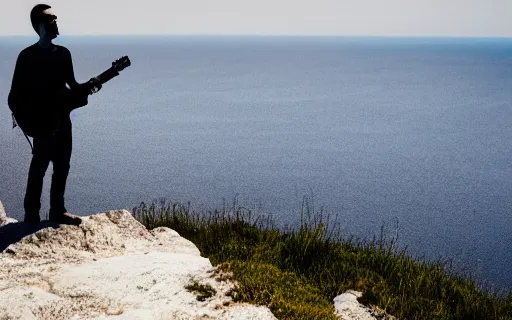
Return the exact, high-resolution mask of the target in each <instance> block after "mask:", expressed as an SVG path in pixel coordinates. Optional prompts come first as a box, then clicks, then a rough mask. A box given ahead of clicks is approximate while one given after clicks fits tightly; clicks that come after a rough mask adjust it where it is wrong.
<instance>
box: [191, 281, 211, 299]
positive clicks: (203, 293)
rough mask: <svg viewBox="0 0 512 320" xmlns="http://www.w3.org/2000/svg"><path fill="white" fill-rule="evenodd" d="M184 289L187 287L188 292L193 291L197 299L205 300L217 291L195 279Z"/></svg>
mask: <svg viewBox="0 0 512 320" xmlns="http://www.w3.org/2000/svg"><path fill="white" fill-rule="evenodd" d="M185 289H187V290H188V291H189V292H193V293H195V294H196V298H197V300H198V301H205V300H206V299H208V298H211V297H213V296H214V295H215V294H216V293H217V291H216V290H215V289H213V288H212V286H211V285H209V284H200V283H199V282H197V281H194V282H193V283H192V284H190V285H188V286H186V287H185Z"/></svg>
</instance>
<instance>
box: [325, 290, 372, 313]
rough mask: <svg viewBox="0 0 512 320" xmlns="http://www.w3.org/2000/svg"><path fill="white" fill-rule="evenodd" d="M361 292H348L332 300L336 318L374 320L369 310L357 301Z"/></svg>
mask: <svg viewBox="0 0 512 320" xmlns="http://www.w3.org/2000/svg"><path fill="white" fill-rule="evenodd" d="M361 296H362V294H361V292H358V291H352V290H349V291H347V292H345V293H343V294H340V295H339V296H337V297H336V298H334V309H335V312H336V316H337V317H339V318H340V319H343V320H375V319H376V318H375V317H373V316H372V313H371V310H370V309H369V308H367V307H365V306H364V305H362V304H360V303H359V301H357V298H360V297H361Z"/></svg>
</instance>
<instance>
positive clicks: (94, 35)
mask: <svg viewBox="0 0 512 320" xmlns="http://www.w3.org/2000/svg"><path fill="white" fill-rule="evenodd" d="M0 37H30V38H32V37H33V38H37V37H38V36H37V35H36V34H33V35H29V34H0ZM59 37H276V38H277V37H283V38H284V37H288V38H291V37H296V38H299V37H304V38H306V37H307V38H447V39H461V38H462V39H512V36H492V35H489V36H481V35H472V36H467V35H348V34H347V35H345V34H339V35H338V34H255V33H247V34H235V33H233V34H231V33H229V34H228V33H219V34H199V33H183V34H180V33H112V34H108V33H105V34H84V33H75V34H64V35H62V34H61V35H59Z"/></svg>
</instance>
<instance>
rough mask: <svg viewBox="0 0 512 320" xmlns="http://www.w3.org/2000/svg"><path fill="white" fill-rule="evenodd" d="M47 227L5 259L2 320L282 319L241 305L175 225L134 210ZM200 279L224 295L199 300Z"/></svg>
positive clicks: (0, 264)
mask: <svg viewBox="0 0 512 320" xmlns="http://www.w3.org/2000/svg"><path fill="white" fill-rule="evenodd" d="M82 220H83V223H82V224H81V225H80V226H61V227H59V228H58V229H54V228H45V229H42V230H40V231H38V232H36V233H34V234H31V235H29V236H26V237H24V238H23V239H22V240H20V241H18V242H17V243H15V244H12V245H11V246H9V248H8V249H7V250H5V251H4V252H3V253H1V254H0V319H24V320H25V319H38V320H41V319H52V320H61V319H62V320H64V319H66V320H67V319H73V320H85V319H97V320H100V319H123V320H125V319H126V320H128V319H133V320H135V319H141V320H142V319H143V320H151V319H223V320H228V319H247V320H249V319H258V320H266V319H276V318H275V317H274V316H273V315H272V313H271V312H270V311H269V310H268V309H267V308H264V307H255V306H251V305H247V304H237V303H233V302H232V300H231V298H230V297H228V296H227V295H226V294H227V292H228V291H229V290H230V289H231V288H233V283H231V282H229V281H216V280H215V279H214V277H213V273H212V271H214V270H215V269H214V268H213V267H212V265H211V264H210V261H209V260H208V259H206V258H203V257H201V256H200V253H199V250H198V249H197V247H196V246H195V245H194V244H193V243H191V242H190V241H188V240H186V239H184V238H182V237H180V236H179V234H178V233H177V232H175V231H173V230H171V229H168V228H157V229H154V230H151V231H148V230H147V229H145V228H144V226H143V225H141V224H140V223H139V222H138V221H136V220H135V219H134V218H133V217H132V216H131V214H130V213H129V212H128V211H126V210H119V211H109V212H106V213H101V214H96V215H92V216H88V217H82ZM193 281H197V282H199V283H200V284H208V285H210V286H212V288H214V289H215V290H216V294H215V295H213V296H212V297H210V298H208V299H206V301H203V302H201V301H198V300H197V299H196V295H195V294H194V293H191V292H188V291H187V290H186V289H185V288H184V287H185V286H186V285H188V284H191V283H192V282H193Z"/></svg>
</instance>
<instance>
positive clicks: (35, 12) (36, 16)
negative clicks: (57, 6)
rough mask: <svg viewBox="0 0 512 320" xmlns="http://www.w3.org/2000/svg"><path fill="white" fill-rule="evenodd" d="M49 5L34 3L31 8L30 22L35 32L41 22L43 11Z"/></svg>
mask: <svg viewBox="0 0 512 320" xmlns="http://www.w3.org/2000/svg"><path fill="white" fill-rule="evenodd" d="M50 8H51V6H49V5H47V4H36V5H35V6H34V7H33V8H32V11H30V22H31V23H32V27H33V28H34V30H35V31H36V32H37V34H39V30H38V29H39V28H38V27H39V24H40V23H41V22H42V17H43V15H44V14H43V11H44V10H46V9H50Z"/></svg>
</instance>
